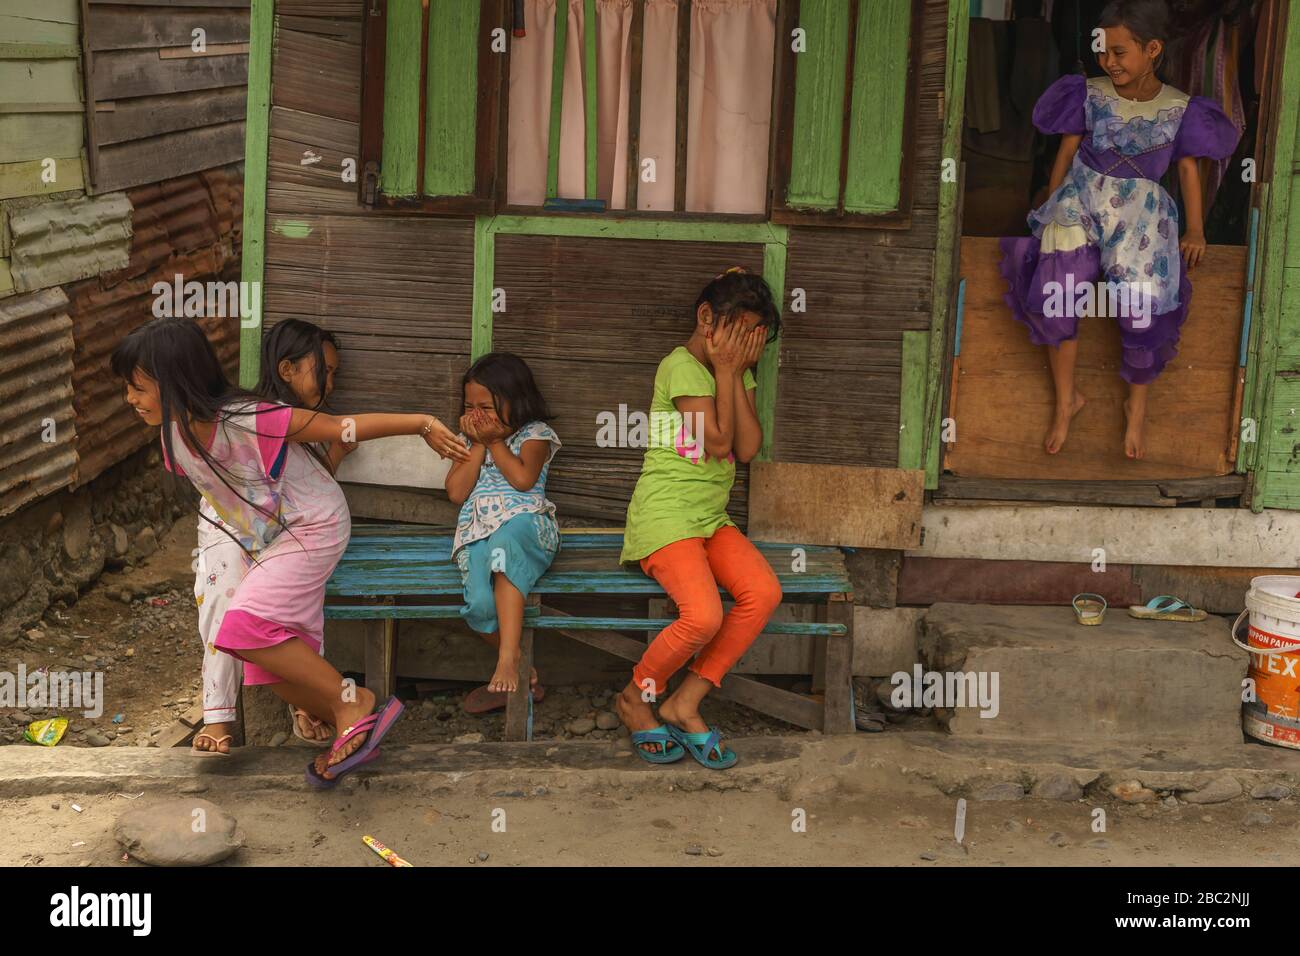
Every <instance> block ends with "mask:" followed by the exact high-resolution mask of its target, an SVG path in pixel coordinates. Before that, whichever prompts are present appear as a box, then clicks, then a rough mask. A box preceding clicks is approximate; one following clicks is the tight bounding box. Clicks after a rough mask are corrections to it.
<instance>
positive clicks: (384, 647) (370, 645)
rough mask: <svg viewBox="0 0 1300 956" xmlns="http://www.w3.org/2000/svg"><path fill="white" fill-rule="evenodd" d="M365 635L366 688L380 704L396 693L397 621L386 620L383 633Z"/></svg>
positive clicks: (371, 631) (372, 631) (372, 629)
mask: <svg viewBox="0 0 1300 956" xmlns="http://www.w3.org/2000/svg"><path fill="white" fill-rule="evenodd" d="M374 630H375V629H374V628H371V629H370V633H368V634H367V635H366V665H365V666H366V688H367V689H368V690H369V691H370V692H371V693H372V694H374V695H375V697H376V698H377V699H378V700H379V702H380V703H382V702H383V701H386V700H388V698H390V697H392V696H393V694H395V693H396V692H397V670H396V664H397V621H396V620H395V619H394V618H388V619H386V620H385V621H384V622H383V631H382V632H380V633H379V634H376V633H374Z"/></svg>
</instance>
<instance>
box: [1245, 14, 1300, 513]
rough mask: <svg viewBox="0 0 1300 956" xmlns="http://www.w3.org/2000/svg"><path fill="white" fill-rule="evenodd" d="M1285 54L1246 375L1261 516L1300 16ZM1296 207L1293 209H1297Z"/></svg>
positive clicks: (1296, 103) (1256, 505)
mask: <svg viewBox="0 0 1300 956" xmlns="http://www.w3.org/2000/svg"><path fill="white" fill-rule="evenodd" d="M1287 19H1288V22H1287V36H1286V49H1285V52H1284V54H1283V60H1282V71H1283V72H1282V81H1281V83H1279V84H1278V89H1279V90H1280V91H1282V95H1281V101H1280V103H1279V107H1278V123H1277V133H1276V135H1275V137H1274V142H1275V143H1276V147H1277V148H1276V152H1275V153H1274V155H1273V161H1272V170H1271V176H1270V188H1269V194H1268V207H1267V210H1266V213H1265V218H1264V226H1263V236H1262V249H1261V250H1260V262H1259V271H1258V273H1257V274H1256V279H1257V285H1256V287H1255V301H1256V303H1257V304H1256V310H1257V311H1256V313H1255V317H1256V320H1257V321H1256V323H1255V325H1256V333H1255V334H1253V335H1252V337H1253V338H1255V347H1254V349H1253V350H1252V354H1251V357H1250V358H1251V361H1250V363H1249V365H1248V370H1250V371H1253V379H1252V382H1253V385H1254V395H1253V400H1252V403H1251V407H1252V408H1253V409H1254V410H1255V412H1256V413H1257V414H1258V415H1259V418H1258V421H1257V425H1258V428H1257V436H1258V439H1259V441H1258V442H1257V443H1256V447H1255V448H1254V449H1253V456H1252V457H1251V458H1250V459H1249V460H1250V462H1251V465H1252V467H1253V469H1254V471H1253V474H1254V478H1253V482H1252V491H1251V501H1250V507H1251V510H1252V511H1254V512H1257V513H1258V512H1260V511H1262V510H1263V509H1264V508H1265V507H1269V506H1274V502H1273V501H1272V500H1271V497H1270V484H1271V478H1270V470H1269V459H1270V454H1269V453H1270V450H1271V448H1272V445H1273V431H1274V429H1273V417H1274V415H1275V413H1276V410H1275V409H1274V408H1273V396H1274V387H1275V385H1276V378H1277V375H1276V372H1277V353H1278V340H1279V336H1280V335H1281V332H1282V323H1283V313H1284V311H1285V308H1286V302H1285V301H1284V284H1285V279H1286V263H1287V244H1288V243H1287V240H1288V227H1289V226H1290V225H1292V224H1293V223H1292V220H1293V218H1294V216H1295V214H1296V213H1298V212H1300V203H1296V204H1292V202H1291V195H1292V193H1293V191H1294V190H1295V186H1296V176H1295V158H1296V136H1297V130H1298V128H1300V96H1298V95H1297V91H1298V90H1300V17H1297V16H1291V17H1288V18H1287ZM1293 206H1294V208H1293Z"/></svg>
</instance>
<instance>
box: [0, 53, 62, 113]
mask: <svg viewBox="0 0 1300 956" xmlns="http://www.w3.org/2000/svg"><path fill="white" fill-rule="evenodd" d="M0 98H3V99H4V101H5V103H6V104H24V103H33V104H34V103H78V104H79V103H81V74H80V72H79V71H78V68H77V60H76V58H75V57H69V58H67V59H64V60H12V61H4V60H0ZM22 108H23V107H22V106H21V105H19V106H17V109H18V110H22Z"/></svg>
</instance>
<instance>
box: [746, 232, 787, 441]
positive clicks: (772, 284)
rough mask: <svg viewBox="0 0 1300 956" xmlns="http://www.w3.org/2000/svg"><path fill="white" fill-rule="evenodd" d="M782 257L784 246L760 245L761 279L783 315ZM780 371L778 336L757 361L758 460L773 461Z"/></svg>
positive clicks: (784, 254)
mask: <svg viewBox="0 0 1300 956" xmlns="http://www.w3.org/2000/svg"><path fill="white" fill-rule="evenodd" d="M785 257H786V244H785V240H784V237H783V239H782V241H781V242H769V243H767V244H766V245H764V246H763V279H764V280H765V281H766V282H767V284H768V287H769V288H770V289H771V290H772V298H773V299H774V300H775V301H776V303H777V305H778V307H779V308H780V311H781V315H782V316H784V315H785ZM780 368H781V337H780V336H777V338H776V340H775V341H773V342H769V343H768V344H767V348H765V349H763V355H762V357H761V358H760V359H759V360H758V392H757V394H756V395H755V396H754V405H755V407H756V408H757V409H758V424H759V425H760V426H761V427H762V429H763V444H762V446H761V447H760V448H759V450H758V455H757V456H756V457H757V460H758V461H771V460H772V442H773V440H774V439H775V437H776V396H777V390H778V386H779V383H778V381H777V378H778V376H779V375H780Z"/></svg>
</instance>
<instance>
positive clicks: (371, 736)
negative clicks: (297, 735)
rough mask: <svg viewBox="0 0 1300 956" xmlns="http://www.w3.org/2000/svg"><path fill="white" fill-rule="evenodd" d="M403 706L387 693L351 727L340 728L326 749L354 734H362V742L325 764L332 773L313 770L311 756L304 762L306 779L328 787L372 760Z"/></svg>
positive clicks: (318, 786)
mask: <svg viewBox="0 0 1300 956" xmlns="http://www.w3.org/2000/svg"><path fill="white" fill-rule="evenodd" d="M405 709H406V708H405V707H404V706H403V704H402V702H401V701H400V700H398V699H397V698H396V697H390V698H388V701H387V702H386V703H385V704H384V706H383V707H382V708H381V709H380V710H377V711H375V712H374V713H373V714H368V715H367V716H365V717H362V718H361V719H360V720H359V721H357V722H356V723H355V724H353V725H352V726H351V727H349V728H347V729H346V730H344V731H343V733H342V734H340V735H339V737H338V739H337V740H335V741H334V743H332V744H331V745H330V753H334V752H336V751H338V750H341V749H342V748H343V747H344V746H346V745H347V742H348V741H349V740H351V739H352V738H353V737H356V736H357V735H358V734H366V739H365V742H364V743H362V745H361V746H360V747H358V748H357V749H356V750H355V751H353V752H352V753H351V754H349V755H348V756H347V757H344V758H343V759H342V760H340V761H339V762H338V763H336V764H334V766H332V767H326V768H325V769H326V770H327V771H328V772H329V773H331V774H333V776H330V777H322V776H321V775H320V774H318V773H317V772H316V761H314V760H313V761H312V762H311V763H309V764H307V782H308V783H309V784H311V785H312V786H313V787H315V788H316V789H318V790H328V789H330V788H331V787H334V786H337V785H338V782H339V781H340V780H342V779H343V778H344V777H346V776H347V775H348V774H349V773H351V772H352V771H353V770H355V769H356V768H357V767H359V766H361V765H362V764H364V763H368V762H369V761H371V760H374V759H375V758H376V757H378V756H379V742H380V741H381V740H383V739H384V735H385V734H387V733H388V731H389V730H391V729H392V727H393V724H395V723H396V722H397V718H398V717H400V716H402V711H403V710H405Z"/></svg>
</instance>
